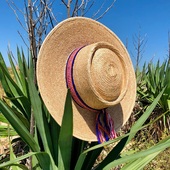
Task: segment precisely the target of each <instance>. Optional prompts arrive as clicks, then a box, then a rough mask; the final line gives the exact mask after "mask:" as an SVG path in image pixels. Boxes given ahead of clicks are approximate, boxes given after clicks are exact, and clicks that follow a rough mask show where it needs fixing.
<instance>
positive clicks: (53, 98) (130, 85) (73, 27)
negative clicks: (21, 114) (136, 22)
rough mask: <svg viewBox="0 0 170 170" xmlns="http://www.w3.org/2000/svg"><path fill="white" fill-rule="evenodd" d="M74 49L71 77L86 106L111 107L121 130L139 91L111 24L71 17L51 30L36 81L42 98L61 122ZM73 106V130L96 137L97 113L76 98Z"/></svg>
mask: <svg viewBox="0 0 170 170" xmlns="http://www.w3.org/2000/svg"><path fill="white" fill-rule="evenodd" d="M70 55H72V56H73V57H75V56H76V57H75V59H74V62H73V64H74V66H73V68H72V69H73V73H72V77H71V78H72V79H74V82H73V85H74V86H75V88H76V93H78V95H79V96H80V98H81V100H82V101H83V103H85V105H86V106H87V107H89V108H92V109H95V110H96V109H97V110H100V109H104V108H106V110H107V112H108V113H109V115H110V116H111V118H112V120H113V121H114V129H115V130H116V131H118V130H119V129H120V128H121V127H122V126H123V125H124V124H125V122H126V121H127V120H128V118H129V116H130V114H131V112H132V109H133V107H134V103H135V97H136V80H135V74H134V69H133V66H132V63H131V60H130V57H129V54H128V52H127V50H126V48H125V47H124V45H123V44H122V42H121V41H120V40H119V38H118V37H117V36H116V35H115V34H114V33H113V32H112V31H111V30H109V29H108V28H106V27H105V26H104V25H102V24H101V23H99V22H97V21H94V20H92V19H89V18H83V17H75V18H70V19H67V20H65V21H63V22H61V23H59V24H58V25H57V26H56V27H55V28H54V29H53V30H52V31H51V32H50V33H49V35H48V36H47V37H46V39H45V40H44V42H43V44H42V47H41V49H40V52H39V56H38V62H37V81H38V86H39V90H40V94H41V96H42V99H43V101H44V103H45V105H46V107H47V109H48V110H49V112H50V114H51V115H52V116H53V118H54V119H55V120H56V122H57V123H58V124H59V125H61V122H62V117H63V112H64V105H65V99H66V94H67V83H68V82H66V81H67V80H66V65H67V62H68V58H69V56H70ZM73 98H74V97H73ZM72 107H73V135H74V136H75V137H77V138H79V139H82V140H86V141H97V137H96V130H95V128H96V127H95V126H96V123H95V121H96V113H95V112H93V110H90V109H86V108H84V107H83V108H82V107H81V106H79V103H78V102H77V101H74V100H72Z"/></svg>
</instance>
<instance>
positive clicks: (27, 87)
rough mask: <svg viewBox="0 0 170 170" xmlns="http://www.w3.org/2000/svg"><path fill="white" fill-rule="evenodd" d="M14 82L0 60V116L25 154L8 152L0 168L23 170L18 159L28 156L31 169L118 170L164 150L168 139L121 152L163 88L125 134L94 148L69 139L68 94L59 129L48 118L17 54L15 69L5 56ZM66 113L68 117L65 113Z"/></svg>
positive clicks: (29, 66)
mask: <svg viewBox="0 0 170 170" xmlns="http://www.w3.org/2000/svg"><path fill="white" fill-rule="evenodd" d="M9 60H10V63H11V69H12V72H13V75H14V79H13V78H12V77H11V76H10V74H9V71H8V68H7V66H6V65H5V62H4V60H3V57H2V55H0V81H1V83H2V87H3V89H4V91H5V93H6V99H5V100H4V99H3V98H2V99H1V100H0V112H1V113H2V114H3V115H4V117H5V118H6V119H7V120H8V121H9V123H10V124H11V126H12V127H13V128H14V129H15V131H16V132H17V134H18V135H19V136H20V137H21V138H22V140H23V141H24V142H25V144H27V146H28V147H29V149H30V151H29V152H25V153H24V155H22V156H18V157H16V156H15V154H14V153H13V151H12V148H11V147H10V148H11V149H10V160H8V161H7V160H0V168H4V169H9V168H10V167H11V166H12V167H13V168H16V169H28V167H27V166H26V165H23V164H21V163H20V161H21V160H24V159H27V158H29V157H30V156H32V163H31V165H32V168H33V169H36V170H37V169H38V170H39V169H45V170H57V169H59V170H70V169H74V170H80V169H83V170H89V169H96V170H101V169H104V170H108V169H110V168H113V167H117V166H118V165H122V166H123V169H129V168H130V169H136V170H138V169H142V168H143V167H144V166H145V165H146V164H147V163H148V162H149V161H151V160H152V159H153V158H154V157H155V156H156V155H158V154H159V153H160V152H161V151H163V150H164V149H165V148H167V147H170V137H168V138H166V139H165V140H163V141H161V142H159V143H158V144H156V145H155V146H153V147H152V148H149V149H147V150H145V151H142V152H137V153H132V154H129V153H127V154H126V152H123V149H124V147H125V146H126V145H127V144H128V143H129V142H130V141H131V139H133V137H134V136H135V134H136V133H137V131H138V130H141V129H142V128H143V126H142V125H143V124H144V122H145V121H146V119H147V118H148V117H149V115H150V114H151V113H152V111H153V109H154V108H155V106H156V105H157V103H158V101H159V100H160V98H161V96H162V94H163V93H164V90H165V89H163V90H162V91H161V92H160V93H159V94H158V96H157V97H156V98H155V99H154V101H153V103H152V104H151V105H150V106H149V107H148V108H147V109H146V111H145V114H143V115H142V116H141V117H140V118H139V119H138V121H137V122H136V123H135V124H134V125H133V127H132V128H131V130H130V132H129V133H127V134H124V135H122V136H119V137H118V138H116V139H114V140H111V141H108V142H105V143H102V144H97V143H95V142H92V143H88V142H86V141H82V140H79V139H77V138H75V137H73V136H72V131H73V117H72V105H71V95H70V92H69V91H68V94H67V97H66V102H65V110H64V115H63V120H62V125H61V127H59V125H58V124H57V123H56V122H55V121H54V119H53V118H52V117H51V116H50V114H49V112H48V110H47V109H46V107H45V105H44V103H43V101H42V99H41V96H40V95H39V91H38V89H37V87H36V85H35V84H34V69H33V64H32V61H31V59H29V57H28V61H27V62H26V59H25V56H24V54H23V52H21V53H20V51H19V50H18V70H17V69H16V67H15V65H14V62H13V60H12V57H11V55H9ZM31 113H33V115H34V118H35V133H34V135H31V134H30V132H29V130H30V119H31ZM68 113H69V114H68ZM110 144H115V146H114V147H113V149H112V150H111V151H110V152H109V153H108V155H107V156H106V157H105V158H104V159H103V160H102V161H101V162H100V163H98V164H96V159H97V158H98V157H99V156H100V154H101V153H102V150H103V149H104V148H105V147H107V146H108V145H110Z"/></svg>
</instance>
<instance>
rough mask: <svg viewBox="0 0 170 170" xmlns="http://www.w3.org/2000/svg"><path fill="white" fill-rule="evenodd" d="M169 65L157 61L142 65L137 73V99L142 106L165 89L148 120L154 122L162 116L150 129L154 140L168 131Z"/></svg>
mask: <svg viewBox="0 0 170 170" xmlns="http://www.w3.org/2000/svg"><path fill="white" fill-rule="evenodd" d="M169 75H170V65H169V63H168V61H164V62H163V63H162V64H160V62H159V61H158V62H157V63H156V65H155V64H153V63H149V64H148V65H146V64H145V65H144V66H143V69H142V71H141V72H140V71H138V75H137V77H138V80H139V81H138V99H139V101H140V102H141V104H142V105H143V106H145V105H148V104H150V103H152V102H153V100H154V99H155V97H156V96H157V95H158V94H159V93H160V92H161V91H162V89H163V88H165V91H164V93H163V95H162V97H161V98H160V100H159V102H158V105H157V107H156V109H155V110H154V112H153V113H152V115H151V116H150V117H149V119H148V120H149V121H150V120H154V119H156V118H157V117H159V116H160V115H162V113H166V114H164V116H162V118H160V119H159V120H158V121H157V122H156V123H155V124H154V125H153V126H152V127H151V128H150V129H151V131H150V133H151V135H152V136H154V138H155V139H156V140H159V139H160V137H161V135H162V132H163V131H165V130H168V131H170V123H169V122H170V115H169V114H170V105H169V100H170V79H169Z"/></svg>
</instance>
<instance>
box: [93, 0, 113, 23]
mask: <svg viewBox="0 0 170 170" xmlns="http://www.w3.org/2000/svg"><path fill="white" fill-rule="evenodd" d="M115 2H116V0H114V1H113V2H112V4H111V5H110V6H109V7H108V8H107V9H106V10H105V11H104V12H103V13H102V14H101V15H100V16H99V17H98V18H96V21H97V20H99V19H101V18H103V16H104V15H105V14H106V13H107V12H108V11H109V10H110V9H111V8H112V7H113V6H114V4H115Z"/></svg>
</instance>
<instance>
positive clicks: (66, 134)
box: [58, 90, 73, 170]
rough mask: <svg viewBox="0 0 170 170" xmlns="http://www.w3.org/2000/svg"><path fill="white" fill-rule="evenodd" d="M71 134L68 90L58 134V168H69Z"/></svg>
mask: <svg viewBox="0 0 170 170" xmlns="http://www.w3.org/2000/svg"><path fill="white" fill-rule="evenodd" d="M72 134H73V113H72V103H71V95H70V91H69V90H68V93H67V97H66V102H65V109H64V115H63V120H62V125H61V129H60V135H59V141H58V143H59V144H58V145H59V155H58V168H59V169H60V170H69V169H70V161H71V147H72V138H73V136H72Z"/></svg>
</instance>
